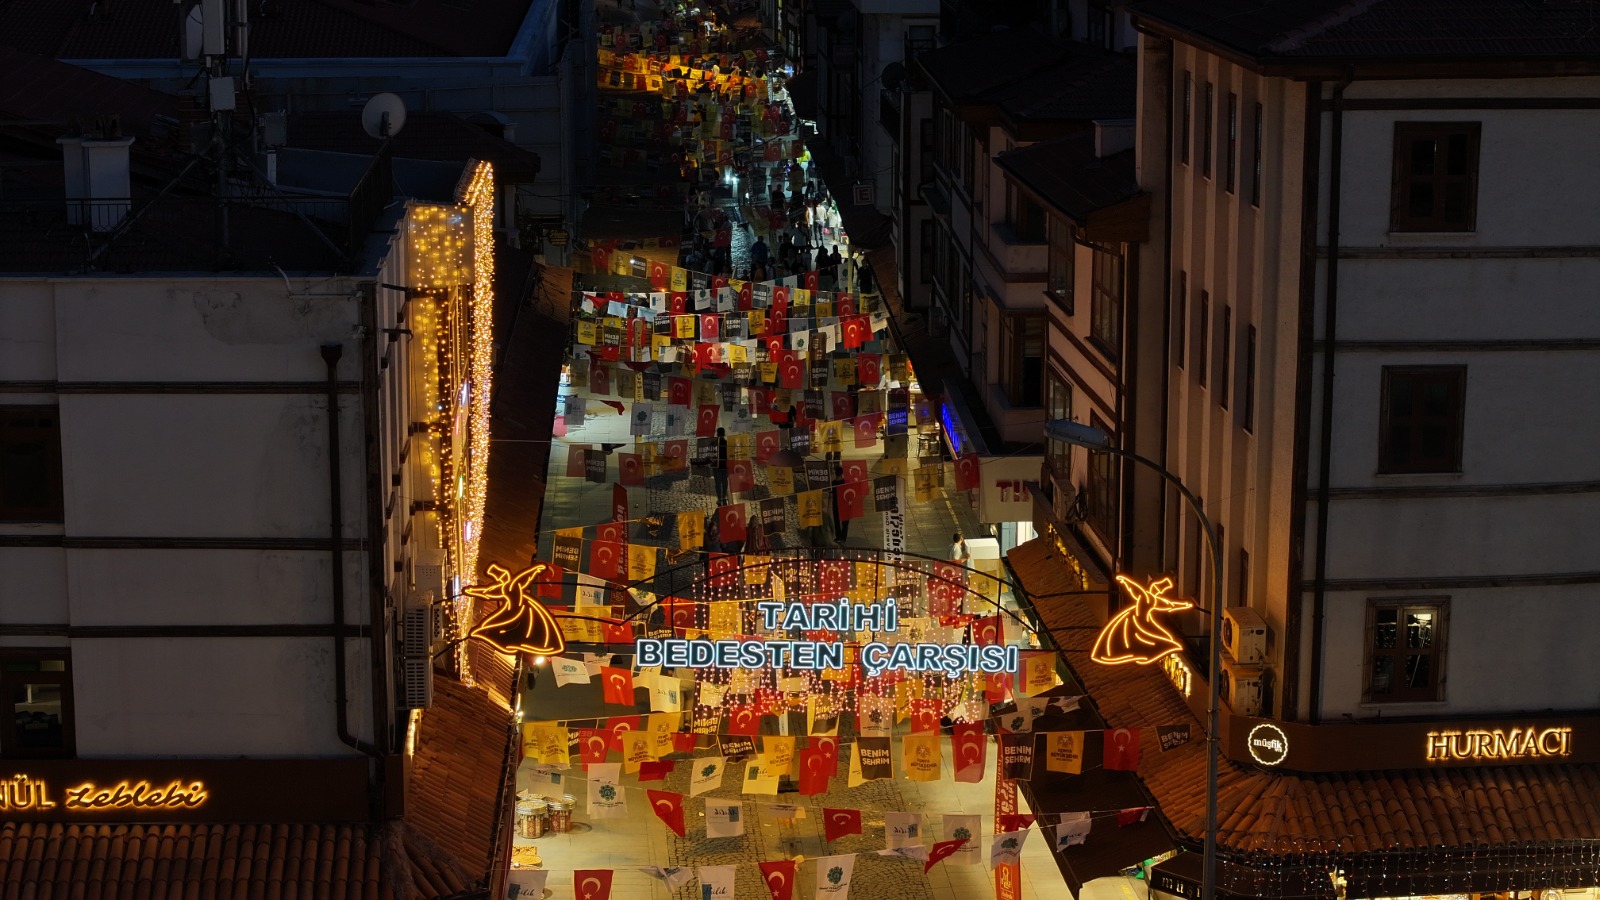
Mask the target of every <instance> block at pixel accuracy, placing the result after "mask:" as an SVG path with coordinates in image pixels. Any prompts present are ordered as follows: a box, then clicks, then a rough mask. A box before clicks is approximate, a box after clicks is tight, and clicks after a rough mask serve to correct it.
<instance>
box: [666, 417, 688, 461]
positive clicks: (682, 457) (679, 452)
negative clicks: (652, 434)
mask: <svg viewBox="0 0 1600 900" xmlns="http://www.w3.org/2000/svg"><path fill="white" fill-rule="evenodd" d="M685 405H687V404H685ZM688 464H689V442H688V441H667V468H669V469H671V470H672V471H674V472H681V471H683V468H684V466H686V465H688Z"/></svg>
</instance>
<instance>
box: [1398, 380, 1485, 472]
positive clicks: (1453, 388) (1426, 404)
mask: <svg viewBox="0 0 1600 900" xmlns="http://www.w3.org/2000/svg"><path fill="white" fill-rule="evenodd" d="M1466 384H1467V369H1466V367H1465V366H1408V367H1398V366H1385V367H1384V369H1383V402H1382V411H1381V413H1380V415H1381V417H1382V424H1381V425H1380V426H1379V428H1380V433H1379V438H1378V443H1379V448H1378V471H1379V472H1391V473H1394V472H1400V473H1404V472H1459V471H1461V432H1462V420H1463V418H1464V413H1465V409H1464V407H1465V405H1466V404H1465V395H1466Z"/></svg>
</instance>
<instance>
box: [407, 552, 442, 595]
mask: <svg viewBox="0 0 1600 900" xmlns="http://www.w3.org/2000/svg"><path fill="white" fill-rule="evenodd" d="M444 569H445V556H444V551H443V550H419V551H417V555H416V557H415V558H414V559H413V560H412V561H411V582H412V586H413V588H414V589H415V591H416V596H419V597H420V596H427V595H429V594H432V595H433V597H434V598H435V599H437V598H440V597H444V596H447V592H446V590H445V583H444V575H445V572H444Z"/></svg>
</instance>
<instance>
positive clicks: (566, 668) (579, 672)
mask: <svg viewBox="0 0 1600 900" xmlns="http://www.w3.org/2000/svg"><path fill="white" fill-rule="evenodd" d="M550 671H552V672H554V673H556V686H557V687H564V686H566V685H569V684H588V683H589V679H590V677H591V674H590V672H589V667H588V666H586V665H584V664H583V663H582V662H579V661H578V660H575V659H567V658H566V657H563V656H558V657H556V658H555V659H552V660H550Z"/></svg>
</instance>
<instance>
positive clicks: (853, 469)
mask: <svg viewBox="0 0 1600 900" xmlns="http://www.w3.org/2000/svg"><path fill="white" fill-rule="evenodd" d="M842 465H843V466H844V480H845V481H866V480H867V479H869V478H871V477H872V469H871V467H870V465H869V464H868V462H867V461H866V460H864V459H847V460H845V461H844V462H843V463H842Z"/></svg>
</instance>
